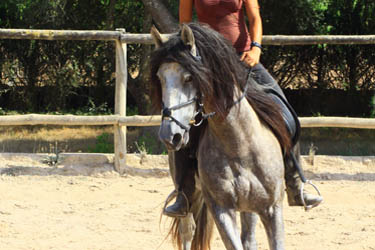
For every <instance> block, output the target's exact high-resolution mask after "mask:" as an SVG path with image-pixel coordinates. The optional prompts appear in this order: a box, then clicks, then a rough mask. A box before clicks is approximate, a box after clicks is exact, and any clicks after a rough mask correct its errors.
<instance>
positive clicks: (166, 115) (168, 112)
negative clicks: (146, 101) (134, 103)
mask: <svg viewBox="0 0 375 250" xmlns="http://www.w3.org/2000/svg"><path fill="white" fill-rule="evenodd" d="M251 73H252V69H250V70H249V73H248V76H247V80H246V85H245V88H244V90H243V92H242V95H241V96H240V97H239V98H238V99H237V100H236V101H235V102H234V103H233V106H235V105H237V104H239V103H240V102H241V101H242V99H243V98H245V96H246V92H247V90H248V88H249V85H250V83H249V82H250V81H249V79H250V77H251ZM201 99H202V98H198V96H195V97H194V98H192V99H190V100H189V101H186V102H183V103H180V104H177V105H175V106H172V107H165V106H164V103H162V111H161V119H162V120H164V119H170V120H172V121H174V122H175V123H176V124H177V125H178V126H179V127H180V128H182V129H184V130H185V131H186V132H189V131H190V126H191V125H193V126H195V127H198V126H200V125H201V124H202V123H203V121H204V120H207V119H208V118H210V117H212V116H214V115H215V114H216V112H211V113H208V114H206V113H204V108H203V103H202V102H201V101H200V100H201ZM193 103H195V104H196V105H197V107H198V108H197V109H196V111H195V113H194V115H193V116H192V118H191V120H190V122H189V123H188V125H184V124H183V123H182V122H180V121H179V120H177V119H176V118H175V117H173V116H172V111H173V110H178V109H180V108H183V107H186V106H188V105H191V104H193ZM199 115H200V116H201V117H200V119H197V117H198V116H199ZM197 120H198V122H197Z"/></svg>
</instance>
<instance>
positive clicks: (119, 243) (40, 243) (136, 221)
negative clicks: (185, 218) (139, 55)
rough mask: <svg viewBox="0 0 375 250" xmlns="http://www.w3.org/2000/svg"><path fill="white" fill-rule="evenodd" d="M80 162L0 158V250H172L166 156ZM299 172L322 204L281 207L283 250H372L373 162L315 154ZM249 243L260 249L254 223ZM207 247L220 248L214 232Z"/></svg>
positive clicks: (74, 159) (17, 156) (265, 246)
mask: <svg viewBox="0 0 375 250" xmlns="http://www.w3.org/2000/svg"><path fill="white" fill-rule="evenodd" d="M82 157H83V156H82ZM82 157H81V156H77V155H69V154H65V155H62V159H61V162H60V164H59V165H58V166H56V167H53V166H49V165H48V164H46V163H43V162H45V161H46V160H48V158H47V156H46V155H33V156H32V157H31V156H30V155H25V154H4V153H3V154H0V172H1V175H0V190H1V193H0V249H2V250H4V249H10V250H18V249H27V250H31V249H37V250H44V249H64V250H65V249H80V250H86V249H87V250H99V249H103V250H110V249H116V250H118V249H121V250H122V249H131V250H133V249H134V250H146V249H147V250H149V249H155V250H156V249H158V250H165V249H173V246H172V245H171V243H170V241H169V240H165V241H164V238H165V236H166V233H167V228H168V225H169V223H170V220H169V219H167V218H165V217H163V219H162V222H161V224H159V218H160V212H161V209H162V206H163V201H164V199H165V198H166V197H167V195H168V194H169V192H171V191H172V189H173V185H172V182H171V179H170V177H169V176H168V170H167V169H168V167H167V159H166V157H165V156H145V157H140V156H139V155H130V156H129V157H128V161H127V164H128V165H129V168H128V171H127V174H126V175H123V176H120V175H118V174H117V173H116V172H114V171H112V169H111V166H112V165H111V163H112V161H113V158H112V156H111V155H107V156H103V155H97V156H93V157H91V158H90V159H91V160H87V159H85V160H84V159H83V158H82ZM95 157H96V158H95ZM310 163H311V162H310ZM304 168H305V171H306V174H307V176H308V177H309V178H311V179H312V180H313V182H314V183H315V184H317V185H318V186H319V188H320V191H321V192H322V194H323V196H324V198H325V202H324V204H323V205H321V206H320V207H318V208H315V209H314V210H312V211H310V212H305V211H304V210H303V209H301V208H295V207H293V208H292V207H288V206H287V204H286V201H285V203H284V204H285V206H284V220H285V237H286V249H289V250H317V249H324V250H336V249H340V250H344V249H345V250H374V249H375V191H374V190H375V157H366V158H363V157H352V158H344V157H334V158H333V157H324V156H316V157H315V159H314V165H311V164H308V163H307V160H306V161H305V164H304ZM257 239H258V249H261V250H262V249H268V244H267V240H266V236H265V233H264V230H263V228H262V226H261V224H260V223H259V224H258V231H257ZM212 249H214V250H216V249H218V250H223V249H224V246H223V244H222V243H221V240H220V237H219V235H218V234H217V232H215V235H214V241H213V242H212Z"/></svg>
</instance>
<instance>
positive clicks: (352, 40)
mask: <svg viewBox="0 0 375 250" xmlns="http://www.w3.org/2000/svg"><path fill="white" fill-rule="evenodd" d="M164 36H165V37H168V36H170V34H166V35H164ZM0 39H31V40H105V41H114V42H115V44H116V90H115V114H114V115H107V116H74V115H39V114H28V115H7V116H0V126H16V125H37V124H43V125H113V127H114V145H115V164H114V165H115V170H116V171H118V172H123V171H124V170H125V168H126V165H125V164H126V162H125V160H126V126H158V125H159V124H160V122H161V117H160V116H126V88H127V79H128V70H127V58H126V55H127V54H126V52H127V51H126V50H127V48H126V47H127V46H126V45H127V44H128V43H144V44H151V43H152V39H151V36H150V35H149V34H130V33H126V32H125V30H124V29H117V30H116V31H79V30H28V29H0ZM263 44H265V45H312V44H375V35H366V36H280V35H278V36H263ZM301 124H302V127H345V128H363V129H375V119H369V118H367V119H362V118H345V117H311V118H310V117H309V118H307V117H306V118H301Z"/></svg>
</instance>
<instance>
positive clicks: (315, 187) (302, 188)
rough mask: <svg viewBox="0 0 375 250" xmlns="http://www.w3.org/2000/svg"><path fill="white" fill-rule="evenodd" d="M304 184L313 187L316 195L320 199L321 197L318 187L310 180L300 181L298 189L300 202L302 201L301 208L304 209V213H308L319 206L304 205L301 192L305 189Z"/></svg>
mask: <svg viewBox="0 0 375 250" xmlns="http://www.w3.org/2000/svg"><path fill="white" fill-rule="evenodd" d="M305 183H306V184H310V185H311V186H313V188H314V189H315V190H316V192H317V193H318V195H319V196H320V197H322V195H321V194H320V191H319V189H318V187H317V186H315V185H314V184H313V183H312V182H311V181H310V180H305V181H302V184H301V188H300V196H301V201H302V204H303V207H304V208H305V211H309V210H310V209H312V208H314V207H316V206H318V205H319V204H317V205H309V206H307V205H306V202H305V199H304V198H303V190H304V187H305Z"/></svg>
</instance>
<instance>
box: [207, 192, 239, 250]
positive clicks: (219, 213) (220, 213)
mask: <svg viewBox="0 0 375 250" xmlns="http://www.w3.org/2000/svg"><path fill="white" fill-rule="evenodd" d="M205 201H206V204H207V206H208V208H209V210H210V212H211V214H212V216H213V218H214V221H215V224H216V227H217V229H218V231H219V233H220V236H221V239H222V241H223V242H224V245H225V248H226V249H227V250H243V247H242V243H241V238H240V234H239V231H238V228H237V223H236V211H235V210H234V209H225V208H223V207H220V206H218V205H217V204H216V202H215V201H212V199H207V198H206V197H205Z"/></svg>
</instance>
